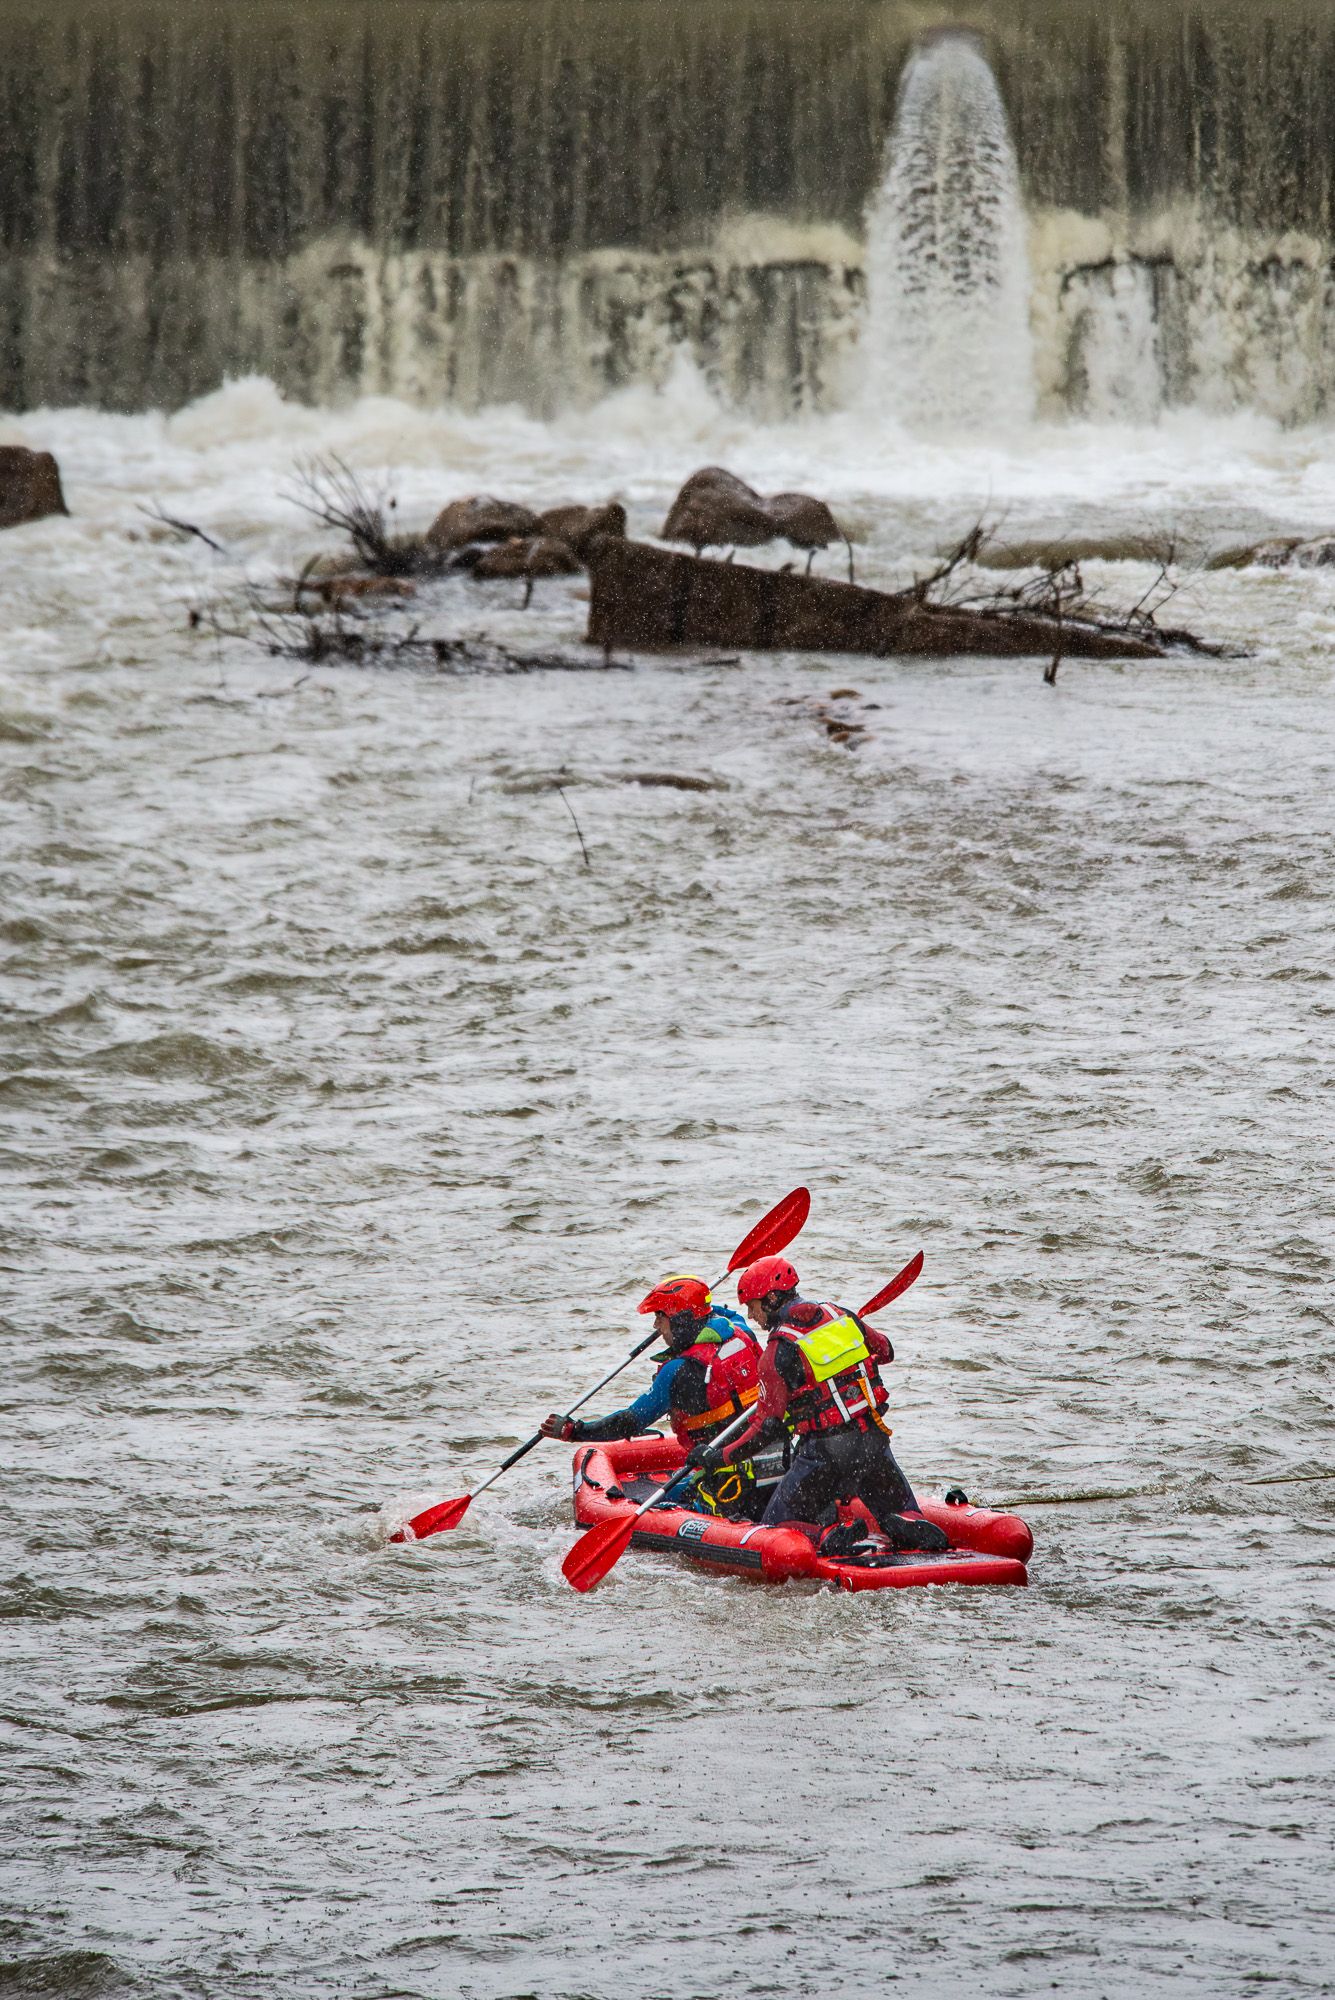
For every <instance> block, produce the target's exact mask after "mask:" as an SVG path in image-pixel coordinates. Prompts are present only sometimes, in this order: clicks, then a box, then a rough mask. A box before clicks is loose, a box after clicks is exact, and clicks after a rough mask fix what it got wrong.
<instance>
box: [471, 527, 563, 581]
mask: <svg viewBox="0 0 1335 2000" xmlns="http://www.w3.org/2000/svg"><path fill="white" fill-rule="evenodd" d="M583 567H584V565H583V563H582V562H581V561H580V559H579V557H578V556H577V555H576V554H575V551H574V549H572V548H571V546H570V544H569V543H568V542H564V541H558V539H557V537H556V536H555V535H532V536H525V535H515V536H512V537H511V539H510V540H509V541H508V542H498V543H497V544H496V546H495V547H494V548H489V549H487V550H485V551H484V553H483V554H482V555H481V556H479V558H478V560H477V561H476V562H475V563H474V564H473V575H474V576H475V577H482V578H486V577H497V576H526V577H529V578H532V577H536V576H574V575H575V574H577V572H578V571H580V570H581V569H583Z"/></svg>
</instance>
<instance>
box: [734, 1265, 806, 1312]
mask: <svg viewBox="0 0 1335 2000" xmlns="http://www.w3.org/2000/svg"><path fill="white" fill-rule="evenodd" d="M796 1290H797V1273H796V1271H795V1270H794V1269H793V1267H792V1265H791V1264H790V1263H789V1262H788V1259H787V1258H786V1257H760V1258H758V1259H757V1260H756V1262H755V1263H754V1264H748V1265H747V1267H746V1269H745V1270H744V1271H743V1272H742V1275H741V1277H740V1278H739V1279H738V1280H737V1297H738V1300H739V1301H740V1303H741V1304H742V1305H744V1306H749V1305H750V1303H751V1301H752V1300H753V1299H763V1298H765V1297H766V1296H767V1295H768V1294H769V1293H770V1292H795V1291H796Z"/></svg>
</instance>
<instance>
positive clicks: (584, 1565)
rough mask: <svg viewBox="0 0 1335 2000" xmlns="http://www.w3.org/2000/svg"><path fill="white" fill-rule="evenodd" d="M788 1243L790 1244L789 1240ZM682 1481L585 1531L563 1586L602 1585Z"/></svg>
mask: <svg viewBox="0 0 1335 2000" xmlns="http://www.w3.org/2000/svg"><path fill="white" fill-rule="evenodd" d="M789 1240H790V1241H791V1238H790V1239H789ZM922 1263H923V1258H922V1251H921V1250H919V1252H918V1253H917V1255H916V1256H915V1257H910V1258H909V1261H908V1263H907V1264H906V1265H905V1266H904V1268H903V1270H902V1271H901V1272H900V1273H899V1274H898V1276H897V1277H894V1278H892V1279H891V1280H890V1282H889V1284H888V1285H886V1286H885V1288H884V1290H882V1291H879V1292H877V1294H876V1296H875V1298H874V1299H868V1301H867V1303H866V1305H865V1306H864V1307H863V1308H862V1312H861V1314H860V1315H859V1317H860V1318H863V1319H865V1318H866V1317H867V1315H868V1314H869V1313H874V1312H879V1310H880V1308H881V1307H882V1306H888V1305H889V1303H890V1301H891V1299H897V1298H898V1297H899V1296H900V1294H901V1292H906V1291H907V1290H908V1288H909V1286H910V1285H911V1284H912V1283H913V1282H914V1280H915V1279H916V1278H917V1276H918V1274H919V1272H920V1271H921V1270H922ZM750 1417H751V1413H750V1411H749V1410H744V1411H743V1412H742V1415H741V1416H740V1417H738V1418H737V1420H736V1422H735V1423H731V1424H729V1425H728V1428H727V1429H726V1430H725V1431H721V1432H720V1433H719V1435H718V1436H717V1437H716V1438H715V1439H714V1440H713V1442H714V1443H715V1444H716V1445H719V1444H726V1443H727V1441H728V1439H729V1438H730V1437H732V1436H733V1434H734V1433H735V1432H737V1431H739V1430H740V1429H741V1428H742V1425H743V1424H744V1423H749V1422H750ZM696 1476H697V1477H698V1476H699V1475H698V1474H697V1475H696ZM683 1477H684V1475H683V1474H682V1473H680V1472H679V1473H677V1475H676V1477H675V1478H673V1479H669V1480H668V1482H667V1484H666V1485H665V1486H660V1487H659V1488H658V1489H657V1491H656V1492H654V1493H651V1494H650V1495H649V1498H648V1499H647V1500H645V1501H643V1502H642V1503H641V1504H640V1506H638V1507H637V1508H636V1509H635V1512H634V1513H633V1514H628V1515H626V1516H625V1517H624V1518H623V1519H622V1520H618V1521H597V1522H595V1523H594V1525H593V1527H591V1528H589V1529H586V1531H585V1532H584V1534H582V1535H581V1536H580V1538H579V1540H578V1541H577V1542H576V1543H575V1546H574V1548H573V1549H571V1551H570V1553H569V1555H567V1557H566V1559H565V1561H564V1562H563V1563H562V1565H561V1574H562V1576H563V1577H564V1578H565V1580H566V1582H567V1583H568V1584H570V1585H571V1587H572V1588H573V1589H575V1590H580V1591H584V1590H592V1589H593V1586H594V1584H595V1583H601V1582H602V1580H603V1578H604V1577H605V1576H606V1575H607V1572H608V1570H609V1569H611V1568H612V1567H613V1566H614V1565H615V1564H616V1563H618V1562H620V1560H621V1558H622V1556H623V1555H625V1553H626V1550H627V1549H628V1548H629V1547H630V1545H631V1540H632V1538H633V1536H634V1534H635V1523H636V1522H637V1521H638V1520H639V1518H640V1516H641V1514H647V1513H648V1511H649V1509H650V1508H651V1507H657V1506H658V1505H659V1504H660V1502H661V1501H662V1500H664V1499H665V1498H666V1496H667V1495H668V1494H669V1493H670V1492H671V1491H672V1489H673V1487H674V1486H680V1485H681V1484H682V1480H683Z"/></svg>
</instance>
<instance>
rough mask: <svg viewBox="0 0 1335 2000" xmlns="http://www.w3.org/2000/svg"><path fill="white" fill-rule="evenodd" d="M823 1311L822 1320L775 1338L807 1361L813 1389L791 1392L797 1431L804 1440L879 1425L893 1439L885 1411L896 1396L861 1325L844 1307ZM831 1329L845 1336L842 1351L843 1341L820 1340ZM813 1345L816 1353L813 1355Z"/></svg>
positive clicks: (780, 1330)
mask: <svg viewBox="0 0 1335 2000" xmlns="http://www.w3.org/2000/svg"><path fill="white" fill-rule="evenodd" d="M804 1303H805V1302H804ZM818 1311H819V1314H820V1317H819V1318H818V1319H813V1321H812V1322H811V1324H810V1325H809V1326H792V1325H789V1326H777V1327H775V1329H774V1331H773V1334H772V1335H771V1338H772V1339H774V1340H785V1341H787V1342H788V1344H789V1346H790V1347H794V1348H796V1350H797V1352H798V1354H800V1355H801V1357H802V1368H803V1373H804V1374H805V1376H806V1380H807V1387H806V1388H804V1389H798V1390H794V1391H791V1392H790V1394H789V1397H788V1415H789V1417H790V1418H791V1419H792V1424H793V1429H794V1430H795V1431H797V1432H798V1433H799V1435H800V1434H801V1433H802V1432H804V1431H837V1430H839V1429H840V1428H841V1427H842V1426H843V1425H844V1424H858V1425H859V1426H860V1427H861V1428H863V1429H865V1428H866V1427H867V1426H868V1425H869V1424H875V1425H876V1426H877V1428H878V1429H879V1430H883V1431H885V1432H886V1434H887V1436H888V1435H889V1427H888V1425H886V1424H884V1423H883V1422H882V1421H881V1411H882V1410H883V1409H884V1408H885V1406H886V1404H887V1403H888V1402H889V1401H890V1391H889V1390H888V1389H887V1388H886V1386H885V1384H884V1382H883V1381H882V1380H881V1371H880V1369H879V1368H878V1367H877V1366H876V1363H875V1361H874V1359H873V1358H872V1355H871V1352H870V1350H869V1348H868V1346H867V1343H866V1341H865V1340H864V1339H863V1337H862V1331H861V1329H860V1327H859V1326H858V1323H857V1321H856V1320H855V1319H854V1317H853V1315H852V1314H851V1313H846V1312H844V1311H843V1310H842V1309H841V1308H840V1307H839V1306H834V1305H826V1304H822V1305H821V1306H819V1307H818ZM826 1328H831V1329H833V1328H837V1329H838V1330H839V1334H840V1336H842V1347H841V1341H840V1339H838V1338H836V1339H831V1337H830V1336H829V1335H826V1337H825V1338H824V1340H821V1339H819V1338H818V1336H820V1335H821V1334H823V1333H824V1331H825V1329H826ZM808 1344H809V1345H810V1347H811V1349H812V1350H813V1351H811V1352H808ZM822 1349H823V1350H825V1351H824V1352H822V1351H821V1350H822ZM845 1355H846V1356H847V1359H845V1358H844V1357H845Z"/></svg>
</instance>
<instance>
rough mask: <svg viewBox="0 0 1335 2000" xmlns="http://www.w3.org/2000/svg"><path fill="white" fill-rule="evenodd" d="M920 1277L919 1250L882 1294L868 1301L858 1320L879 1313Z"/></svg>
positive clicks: (920, 1259) (920, 1262)
mask: <svg viewBox="0 0 1335 2000" xmlns="http://www.w3.org/2000/svg"><path fill="white" fill-rule="evenodd" d="M921 1275H922V1251H921V1250H920V1251H919V1252H918V1254H917V1256H916V1257H910V1258H909V1261H908V1263H907V1264H906V1265H905V1266H904V1268H903V1270H902V1271H901V1272H900V1273H899V1276H898V1277H897V1278H892V1279H891V1280H890V1282H889V1284H888V1285H887V1286H886V1288H885V1290H884V1291H883V1292H878V1293H877V1294H876V1297H875V1298H874V1299H868V1301H867V1303H866V1305H865V1306H864V1307H863V1308H862V1311H861V1312H860V1313H859V1315H858V1317H859V1319H868V1318H870V1316H871V1314H872V1313H874V1312H879V1311H880V1310H881V1307H882V1306H888V1305H889V1303H890V1301H891V1299H897V1298H898V1297H899V1295H900V1293H901V1292H906V1291H907V1290H908V1288H909V1286H910V1285H912V1284H916V1282H917V1280H918V1278H919V1277H920V1276H921Z"/></svg>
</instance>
